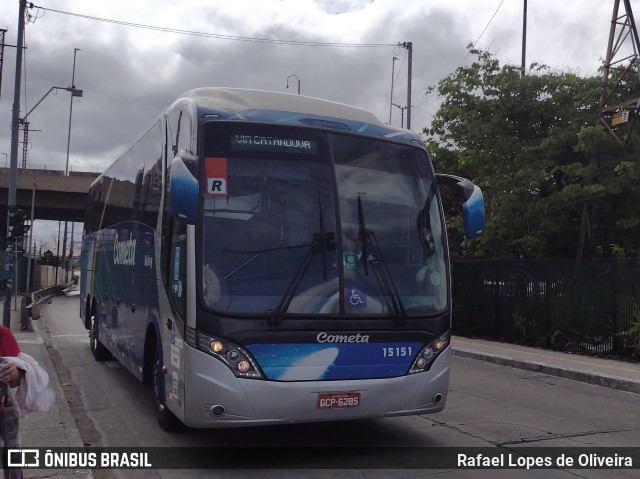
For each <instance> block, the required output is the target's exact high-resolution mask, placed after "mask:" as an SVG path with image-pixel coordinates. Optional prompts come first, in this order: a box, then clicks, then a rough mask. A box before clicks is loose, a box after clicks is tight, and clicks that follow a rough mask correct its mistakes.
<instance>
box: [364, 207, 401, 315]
mask: <svg viewBox="0 0 640 479" xmlns="http://www.w3.org/2000/svg"><path fill="white" fill-rule="evenodd" d="M358 224H359V231H358V237H359V239H360V241H361V242H362V261H363V265H364V274H365V275H366V276H368V275H369V271H368V268H367V263H369V251H368V250H371V253H372V255H373V258H372V259H371V267H372V269H373V273H374V275H375V277H376V280H377V281H378V284H379V285H380V287H381V288H382V293H383V295H384V298H385V302H386V303H387V308H388V309H389V312H393V315H394V319H396V321H398V322H399V323H401V324H403V323H405V322H406V320H407V311H406V310H405V308H404V304H402V300H401V299H400V294H399V293H398V288H397V287H396V285H395V283H394V282H393V278H392V276H391V272H390V271H389V268H388V266H387V262H386V261H385V260H384V256H383V254H382V248H380V245H379V244H378V239H377V238H376V235H375V233H374V232H373V231H371V230H369V229H367V227H366V226H365V220H364V210H363V208H362V198H361V197H360V195H358Z"/></svg>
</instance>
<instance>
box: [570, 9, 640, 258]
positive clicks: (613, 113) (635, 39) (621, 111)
mask: <svg viewBox="0 0 640 479" xmlns="http://www.w3.org/2000/svg"><path fill="white" fill-rule="evenodd" d="M623 3H624V8H625V11H626V14H619V9H620V0H614V5H613V14H612V15H611V28H610V30H609V41H608V43H607V54H606V56H605V61H604V68H603V73H602V80H601V83H600V99H599V102H598V111H597V115H596V122H595V123H596V125H597V126H603V127H604V128H605V129H606V130H607V131H608V132H609V133H610V134H611V135H612V136H613V138H614V139H615V140H616V141H617V142H618V144H619V145H620V146H621V147H622V148H623V149H624V148H626V146H627V143H628V141H629V138H630V137H631V132H632V130H633V128H634V126H635V124H636V122H637V120H638V115H637V113H638V111H640V97H639V96H638V94H639V92H637V91H636V92H635V98H633V97H632V98H631V99H629V100H624V98H621V102H620V103H618V102H617V101H616V103H615V104H612V103H611V100H613V99H615V98H616V95H615V94H620V93H621V94H622V95H625V94H628V93H627V90H625V89H624V88H625V87H624V86H623V85H624V79H625V77H626V76H627V75H634V76H636V77H637V78H638V79H640V57H639V56H638V55H639V52H640V37H639V36H638V30H637V28H636V24H635V20H634V18H633V12H632V11H631V1H630V0H623ZM627 40H630V41H631V43H632V51H633V54H632V55H629V54H628V49H627V50H624V51H621V48H622V47H623V46H624V45H625V42H626V41H627ZM625 65H626V66H625ZM611 70H614V71H617V72H618V73H619V75H620V77H619V78H618V79H617V80H616V81H615V83H614V84H613V85H609V73H610V71H611ZM621 85H622V86H621ZM623 132H626V135H625V134H623ZM589 167H590V172H589V175H588V176H587V178H586V184H587V185H591V184H593V181H594V176H595V173H596V169H597V168H598V160H597V158H596V155H595V154H592V155H591V158H589ZM590 206H591V205H590V204H589V202H588V201H585V202H584V204H583V208H582V219H581V222H580V233H579V238H578V251H577V255H576V256H577V260H578V261H580V260H581V259H582V256H583V254H584V247H585V240H586V239H587V238H590V237H591V226H592V222H591V208H590Z"/></svg>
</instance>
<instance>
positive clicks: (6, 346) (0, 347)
mask: <svg viewBox="0 0 640 479" xmlns="http://www.w3.org/2000/svg"><path fill="white" fill-rule="evenodd" d="M18 354H20V346H18V342H17V341H16V337H15V336H14V335H13V333H12V332H11V330H10V329H9V328H7V327H5V326H0V356H17V355H18Z"/></svg>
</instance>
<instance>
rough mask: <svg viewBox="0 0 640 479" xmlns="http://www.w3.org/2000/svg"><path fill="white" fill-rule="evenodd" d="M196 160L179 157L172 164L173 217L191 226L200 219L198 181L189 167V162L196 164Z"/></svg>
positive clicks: (171, 198)
mask: <svg viewBox="0 0 640 479" xmlns="http://www.w3.org/2000/svg"><path fill="white" fill-rule="evenodd" d="M183 156H184V155H183ZM195 160H196V158H195V157H191V155H189V157H188V158H183V157H181V156H177V157H175V158H174V159H173V161H172V162H171V180H170V185H169V188H170V190H169V191H170V194H169V198H170V201H171V216H173V217H174V218H178V219H181V220H182V221H184V222H185V223H187V224H189V225H194V224H196V220H197V218H198V179H197V178H196V177H195V176H194V174H193V172H192V171H191V170H190V169H189V167H188V166H187V162H189V163H194V164H195Z"/></svg>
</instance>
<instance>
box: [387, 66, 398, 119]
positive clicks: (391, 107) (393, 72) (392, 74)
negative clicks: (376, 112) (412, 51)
mask: <svg viewBox="0 0 640 479" xmlns="http://www.w3.org/2000/svg"><path fill="white" fill-rule="evenodd" d="M396 60H399V58H398V57H393V62H392V63H391V99H390V100H389V103H390V104H389V126H391V110H392V109H393V80H394V78H393V77H394V75H395V70H396Z"/></svg>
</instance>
